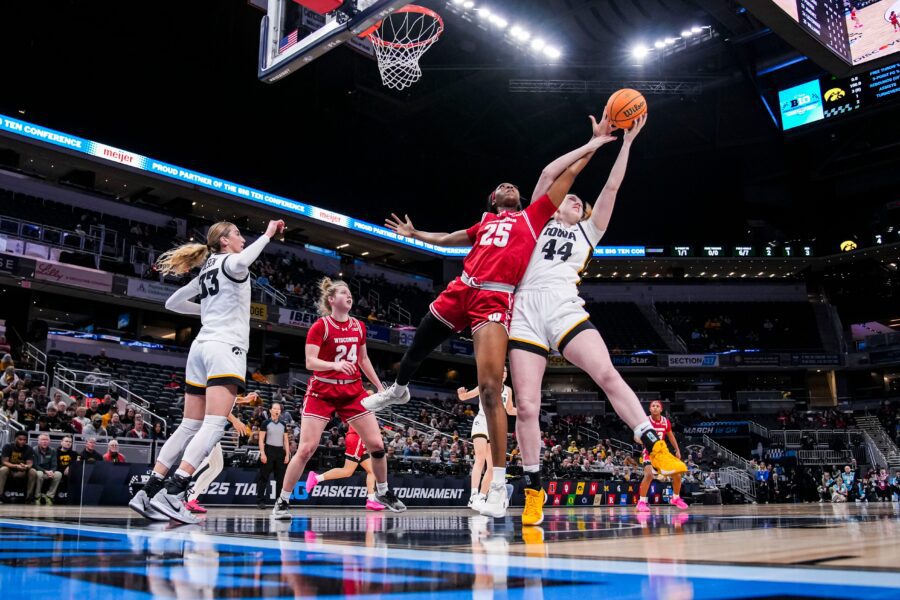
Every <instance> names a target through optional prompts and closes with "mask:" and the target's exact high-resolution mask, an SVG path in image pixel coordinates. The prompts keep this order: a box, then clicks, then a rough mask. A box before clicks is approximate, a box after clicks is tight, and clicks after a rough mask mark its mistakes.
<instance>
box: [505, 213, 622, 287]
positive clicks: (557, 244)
mask: <svg viewBox="0 0 900 600" xmlns="http://www.w3.org/2000/svg"><path fill="white" fill-rule="evenodd" d="M604 233H605V232H604V231H602V230H600V229H597V227H595V226H594V224H593V223H592V222H591V220H590V219H588V220H586V221H582V222H580V223H576V224H575V225H572V226H571V227H567V226H565V225H563V224H561V223H559V222H557V221H556V219H553V220H551V221H550V222H549V223H547V224H546V225H545V226H544V228H543V229H542V230H541V235H540V237H539V238H538V241H537V245H536V246H535V248H534V252H533V253H532V255H531V260H529V261H528V268H527V269H525V276H524V277H523V278H522V282H521V283H520V284H519V290H554V291H556V292H558V293H560V294H562V295H566V296H577V295H578V288H577V287H576V286H577V285H578V283H579V282H580V281H581V273H582V271H584V269H585V268H586V267H587V264H588V262H590V260H591V257H592V256H593V255H594V246H596V245H597V243H598V242H599V241H600V238H601V237H603V234H604Z"/></svg>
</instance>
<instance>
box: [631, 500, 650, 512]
mask: <svg viewBox="0 0 900 600" xmlns="http://www.w3.org/2000/svg"><path fill="white" fill-rule="evenodd" d="M635 508H636V509H637V511H638V512H639V513H648V512H650V505H649V504H647V503H646V502H644V501H643V500H638V503H637V506H636V507H635Z"/></svg>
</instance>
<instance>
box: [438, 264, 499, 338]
mask: <svg viewBox="0 0 900 600" xmlns="http://www.w3.org/2000/svg"><path fill="white" fill-rule="evenodd" d="M429 309H430V310H431V314H433V315H434V316H435V317H437V318H438V320H440V321H441V322H442V323H443V324H444V325H446V326H447V327H450V328H451V329H453V331H456V332H460V331H462V330H463V329H465V328H466V327H471V328H472V333H475V332H476V331H478V330H479V329H481V327H483V326H484V325H487V324H488V323H500V324H501V325H503V328H504V329H506V332H507V333H509V322H510V321H511V320H512V309H513V295H512V293H510V292H496V291H489V290H482V289H479V288H473V287H470V286H468V285H466V284H464V283H463V282H462V281H460V279H459V277H457V278H456V279H454V280H453V281H452V282H450V285H448V286H447V289H446V290H444V291H443V292H441V295H440V296H438V297H437V298H435V300H434V302H432V303H431V306H430V307H429Z"/></svg>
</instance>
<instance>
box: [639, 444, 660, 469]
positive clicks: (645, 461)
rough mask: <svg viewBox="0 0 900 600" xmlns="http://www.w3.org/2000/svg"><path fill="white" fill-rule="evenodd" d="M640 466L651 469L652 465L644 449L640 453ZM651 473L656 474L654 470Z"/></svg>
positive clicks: (648, 454)
mask: <svg viewBox="0 0 900 600" xmlns="http://www.w3.org/2000/svg"><path fill="white" fill-rule="evenodd" d="M641 465H643V466H645V467H650V468H651V469H653V464H652V463H651V462H650V453H649V452H647V449H646V448H644V449H643V450H642V451H641ZM653 473H654V474H655V473H656V469H653Z"/></svg>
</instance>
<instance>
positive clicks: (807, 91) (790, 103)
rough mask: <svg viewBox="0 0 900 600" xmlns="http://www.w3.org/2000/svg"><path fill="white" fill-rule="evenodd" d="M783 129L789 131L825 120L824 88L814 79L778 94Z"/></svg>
mask: <svg viewBox="0 0 900 600" xmlns="http://www.w3.org/2000/svg"><path fill="white" fill-rule="evenodd" d="M778 105H779V106H780V107H781V128H782V129H784V130H785V131H787V130H788V129H793V128H794V127H800V126H801V125H806V124H808V123H813V122H815V121H821V120H822V119H824V118H825V108H824V106H823V104H822V87H821V85H819V80H818V79H814V80H812V81H807V82H806V83H801V84H800V85H796V86H794V87H792V88H788V89H786V90H781V91H779V92H778Z"/></svg>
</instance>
